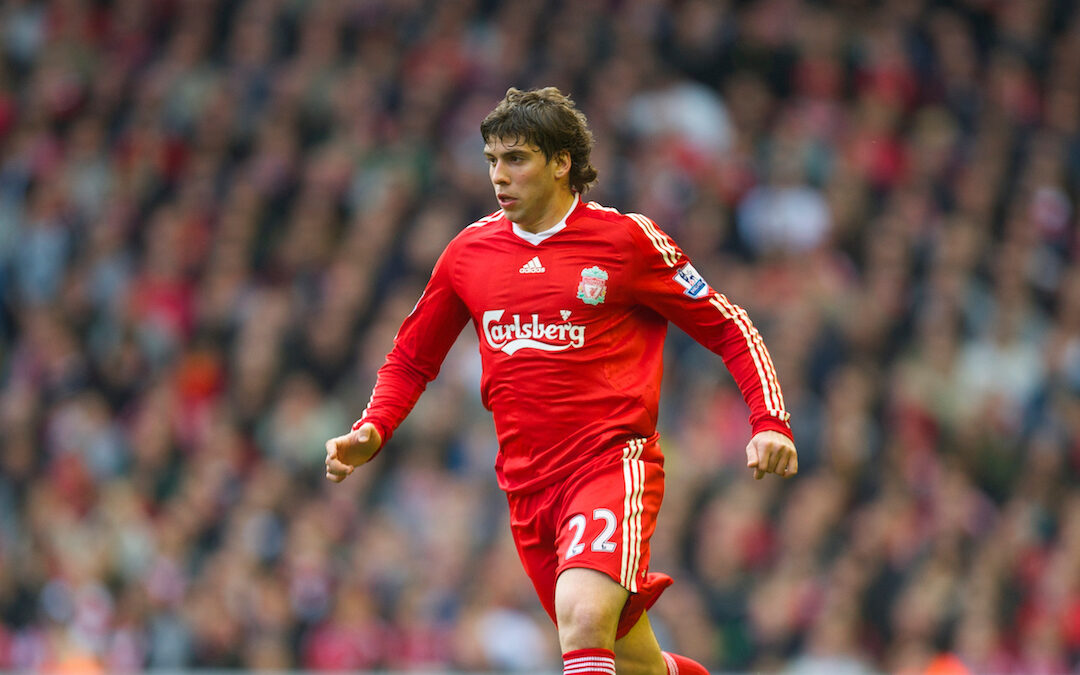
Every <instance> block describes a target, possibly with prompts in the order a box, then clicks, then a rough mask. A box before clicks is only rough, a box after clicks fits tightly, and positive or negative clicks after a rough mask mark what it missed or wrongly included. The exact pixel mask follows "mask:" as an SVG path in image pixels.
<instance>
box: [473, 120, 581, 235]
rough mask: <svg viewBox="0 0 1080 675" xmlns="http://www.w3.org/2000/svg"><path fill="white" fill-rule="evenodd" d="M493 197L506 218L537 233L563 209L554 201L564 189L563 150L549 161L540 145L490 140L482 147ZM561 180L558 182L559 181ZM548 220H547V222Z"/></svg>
mask: <svg viewBox="0 0 1080 675" xmlns="http://www.w3.org/2000/svg"><path fill="white" fill-rule="evenodd" d="M484 157H485V158H487V161H488V175H489V176H490V177H491V184H492V185H493V186H494V187H495V198H496V199H497V200H498V201H499V206H501V207H502V210H503V212H504V213H505V214H506V217H507V218H509V219H510V220H511V221H513V222H515V223H517V224H518V225H519V226H520V227H522V228H524V229H526V230H532V231H536V232H539V231H541V230H544V229H547V228H548V227H551V226H552V225H555V224H556V223H557V222H558V219H559V218H562V216H563V210H564V209H565V208H566V207H565V206H564V205H562V204H561V203H560V202H559V201H558V200H557V196H558V195H559V190H560V189H561V190H567V189H568V188H567V187H566V181H565V178H566V176H567V174H568V172H569V169H570V166H569V163H570V160H569V155H568V154H567V153H563V154H562V155H559V156H556V157H553V158H552V159H551V160H550V161H549V160H548V159H547V157H545V156H544V153H543V152H542V151H541V150H540V148H538V147H536V146H533V145H529V144H528V143H525V142H521V141H518V140H516V139H501V140H493V141H492V142H490V143H488V144H487V145H485V146H484ZM560 181H561V183H560ZM549 221H550V222H549Z"/></svg>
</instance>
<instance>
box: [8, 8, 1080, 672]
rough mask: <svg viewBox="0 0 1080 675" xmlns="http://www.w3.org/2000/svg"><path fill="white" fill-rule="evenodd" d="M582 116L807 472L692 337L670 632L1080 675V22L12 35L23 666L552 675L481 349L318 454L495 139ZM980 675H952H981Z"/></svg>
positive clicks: (476, 196) (226, 12) (749, 665)
mask: <svg viewBox="0 0 1080 675" xmlns="http://www.w3.org/2000/svg"><path fill="white" fill-rule="evenodd" d="M546 85H555V86H558V87H560V88H561V89H562V90H563V91H565V92H567V93H569V94H571V96H573V98H574V99H575V100H576V101H577V103H578V104H579V106H580V107H581V108H582V109H583V110H584V111H585V112H586V114H587V115H588V117H589V120H590V124H591V126H592V128H593V131H594V133H595V135H596V138H597V145H596V149H595V151H594V163H595V165H596V166H597V168H598V169H599V172H600V182H599V184H598V186H597V187H596V188H595V189H594V190H593V191H592V192H590V193H589V195H588V197H589V198H591V199H595V200H597V201H599V202H601V203H603V204H605V205H608V206H613V207H616V208H618V209H619V210H621V211H623V212H641V213H645V214H647V215H649V216H650V217H652V218H653V219H654V220H656V221H657V222H658V224H659V225H660V226H661V227H662V228H664V229H665V230H666V231H667V232H668V233H670V234H671V235H672V236H673V237H674V238H675V239H676V240H677V241H678V242H679V243H680V244H681V245H682V247H683V248H684V250H685V251H686V252H687V254H688V255H689V256H690V258H691V259H692V260H693V261H694V263H695V265H696V267H697V268H698V269H699V270H700V271H701V272H702V273H703V275H704V276H705V278H706V279H707V280H708V281H709V282H710V284H711V285H713V286H714V287H716V288H717V289H719V290H720V291H721V292H724V293H725V294H726V295H727V296H728V297H729V298H731V299H732V300H733V301H734V302H737V303H739V304H741V305H742V306H743V307H745V308H746V309H747V310H748V312H749V314H750V316H751V317H752V318H753V319H754V321H755V323H756V324H757V326H758V328H759V329H760V330H761V332H762V334H763V336H764V338H765V340H766V343H767V344H768V345H769V347H770V350H771V352H772V355H773V358H774V360H775V363H776V367H777V370H778V372H779V376H780V381H781V383H782V385H783V388H784V395H785V398H786V401H787V404H788V407H789V409H790V410H791V412H792V426H793V429H794V434H795V438H796V441H797V443H798V448H799V451H800V472H799V475H798V476H797V477H796V478H794V479H791V480H788V481H780V480H772V479H771V478H772V477H769V478H770V479H767V480H763V481H760V482H758V481H754V480H752V479H751V475H750V474H749V473H748V472H747V470H746V469H745V461H746V460H745V454H744V446H745V443H746V441H747V440H748V436H749V427H748V425H747V422H746V417H747V410H746V407H745V405H744V403H743V402H742V399H741V397H740V396H739V394H738V391H737V390H736V389H735V388H734V385H733V383H732V381H731V378H730V376H728V375H727V373H726V371H725V370H724V369H723V365H722V363H721V362H720V360H719V358H717V357H715V356H713V355H712V354H710V353H708V352H706V351H705V350H704V349H702V348H701V347H699V346H697V345H696V344H695V343H693V342H692V341H690V340H689V338H687V337H686V336H685V335H684V334H682V333H681V332H679V331H678V330H677V329H674V328H672V332H671V335H670V338H669V342H668V359H667V369H666V372H665V391H664V398H663V403H662V411H661V419H660V425H661V434H662V444H663V446H664V448H665V452H666V455H667V457H668V464H667V471H668V484H667V495H666V501H665V505H664V509H663V511H662V513H661V516H660V522H659V526H658V531H657V534H656V536H655V539H654V541H653V545H652V551H653V568H654V569H656V570H661V571H664V572H667V573H669V574H671V575H673V576H674V577H675V578H676V584H675V586H673V587H672V588H671V589H670V590H669V591H668V592H667V593H666V594H665V595H664V597H663V598H662V599H661V600H660V602H659V603H658V604H657V605H656V607H655V608H654V610H653V611H652V612H651V615H652V618H653V624H654V626H655V627H656V630H657V633H658V635H659V636H660V639H661V641H662V644H663V646H664V647H665V648H668V649H671V650H673V651H678V652H681V653H683V654H686V655H687V656H691V657H693V658H695V659H698V660H699V661H701V662H703V663H704V664H706V665H707V666H709V667H711V668H713V669H716V670H726V671H740V670H755V671H759V672H789V673H816V672H822V673H824V672H828V673H851V674H859V673H869V672H882V671H886V672H892V673H913V674H914V673H925V672H946V671H948V672H965V670H966V671H967V672H973V673H990V672H994V673H1021V672H1022V673H1065V672H1076V671H1077V669H1078V668H1080V266H1078V265H1077V258H1078V254H1080V234H1078V232H1080V216H1078V209H1077V200H1078V198H1080V9H1078V8H1077V6H1076V3H1074V2H1069V1H1068V0H1023V1H1020V0H952V1H948V2H945V1H943V2H933V1H930V0H834V1H831V2H826V1H811V0H574V1H572V2H571V1H562V0H505V1H499V0H454V1H452V2H442V1H436V0H333V1H331V0H326V1H322V2H319V1H316V0H308V1H304V0H50V1H38V0H5V1H4V2H2V3H0V383H2V388H0V670H2V669H11V670H20V669H24V670H30V671H43V670H50V669H51V670H64V671H67V672H80V673H95V672H109V673H123V672H134V671H138V670H141V669H144V668H242V669H267V670H269V669H277V668H294V669H311V670H324V669H325V670H354V669H355V670H359V669H382V668H388V669H417V668H424V669H429V670H450V669H455V670H488V671H493V670H499V671H512V670H534V671H535V670H549V671H553V670H556V669H557V668H558V667H559V666H558V664H559V663H561V661H560V659H559V655H558V646H557V643H556V639H555V631H554V628H553V626H552V625H551V624H550V621H549V620H548V619H547V617H546V616H545V615H543V614H542V612H541V611H540V609H539V604H538V602H537V601H536V599H535V597H534V594H533V590H532V588H531V586H530V584H529V583H528V580H527V579H526V578H525V576H524V574H523V573H522V572H521V570H520V565H519V562H518V560H517V557H516V553H515V552H514V549H513V545H512V543H511V542H510V539H509V532H508V526H507V522H506V521H507V518H506V505H505V499H504V498H503V496H502V494H501V493H500V492H499V491H498V489H497V488H496V486H495V480H494V475H493V471H492V464H493V462H494V457H495V453H496V449H497V448H496V445H495V440H494V435H493V430H492V426H491V421H490V417H489V415H488V413H487V412H486V411H485V410H483V408H482V407H481V405H480V402H479V397H478V394H477V388H478V380H479V358H478V355H477V352H476V339H475V335H474V333H473V331H472V329H471V328H467V329H466V330H465V332H464V333H463V335H462V337H461V339H460V340H459V342H458V344H457V345H456V346H455V348H454V350H453V351H452V352H451V354H450V357H449V358H448V360H447V362H446V364H445V366H444V368H443V372H442V374H441V375H440V377H439V379H438V380H436V382H434V383H433V384H432V385H431V387H429V390H428V392H427V393H426V394H425V395H424V397H423V398H422V399H421V401H420V403H419V405H418V406H417V409H416V410H415V411H414V413H413V415H412V416H411V417H410V418H409V420H408V421H407V422H406V424H405V425H404V426H403V428H402V429H401V430H400V431H399V433H398V434H397V435H396V436H395V438H394V439H393V441H392V442H391V444H390V445H389V447H387V448H386V450H385V451H384V452H383V453H382V454H381V455H380V456H379V457H378V458H377V459H376V461H375V462H374V463H373V464H372V465H369V466H367V467H365V468H364V469H363V470H361V471H358V472H356V473H355V474H354V475H353V476H352V477H351V478H350V479H349V480H347V481H345V482H344V483H342V484H341V485H332V484H330V483H328V482H327V481H325V479H324V478H323V459H324V450H323V443H324V441H325V440H326V439H327V438H329V437H331V436H334V435H338V434H340V433H342V432H343V431H344V430H346V429H348V428H349V425H350V424H351V422H352V421H353V420H354V419H355V418H356V417H357V416H358V415H359V413H360V411H361V410H362V409H363V407H364V405H365V403H366V401H367V397H368V395H369V393H370V388H371V386H372V384H373V381H374V372H375V370H376V369H377V368H378V366H379V365H381V363H382V359H383V357H384V356H385V354H386V352H387V351H388V350H389V348H390V346H391V344H392V340H393V336H394V333H395V331H396V329H397V327H398V325H399V323H400V321H401V320H402V318H403V317H404V316H405V315H406V314H407V313H408V312H409V310H410V309H411V307H412V305H413V303H414V302H415V301H416V299H417V297H418V296H419V293H420V291H421V289H422V288H423V285H424V283H425V282H426V280H427V276H428V274H429V273H430V270H431V268H432V265H433V263H434V261H435V259H436V257H437V256H438V254H439V253H440V252H441V250H442V248H443V246H444V245H445V244H446V242H447V241H449V239H450V238H451V237H452V236H454V234H455V233H456V232H457V231H459V230H460V229H461V228H463V227H464V226H465V225H467V224H468V223H470V222H472V221H474V220H476V219H477V218H480V217H482V216H484V215H486V214H488V213H490V212H492V211H494V210H495V209H496V208H497V204H496V203H495V200H494V198H493V194H492V188H491V186H490V184H489V183H488V179H487V172H486V165H485V162H484V160H483V157H482V154H481V149H482V141H481V139H480V136H479V131H478V127H479V122H480V120H481V119H482V118H483V116H484V115H485V114H486V113H487V112H488V111H489V110H490V109H491V108H492V107H494V105H495V104H496V103H497V102H498V101H499V100H500V98H501V97H502V96H503V94H504V93H505V91H506V89H507V88H508V87H509V86H517V87H519V88H529V87H536V86H546ZM950 668H951V669H952V670H948V669H950Z"/></svg>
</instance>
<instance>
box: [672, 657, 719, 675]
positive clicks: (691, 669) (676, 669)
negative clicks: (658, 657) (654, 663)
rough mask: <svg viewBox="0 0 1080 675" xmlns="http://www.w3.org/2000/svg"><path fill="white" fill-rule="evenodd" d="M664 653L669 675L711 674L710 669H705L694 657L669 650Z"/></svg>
mask: <svg viewBox="0 0 1080 675" xmlns="http://www.w3.org/2000/svg"><path fill="white" fill-rule="evenodd" d="M663 654H664V664H665V665H667V671H668V675H709V671H707V670H705V666H703V665H701V664H700V663H698V662H697V661H694V660H693V659H688V658H686V657H685V656H679V655H678V654H669V653H667V652H663Z"/></svg>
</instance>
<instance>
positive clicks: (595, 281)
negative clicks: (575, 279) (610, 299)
mask: <svg viewBox="0 0 1080 675" xmlns="http://www.w3.org/2000/svg"><path fill="white" fill-rule="evenodd" d="M607 278H608V273H607V272H605V271H604V270H602V269H600V268H599V267H587V268H585V269H583V270H581V283H580V284H578V287H577V296H578V297H579V298H581V301H582V302H584V303H585V304H586V305H599V304H600V303H601V302H603V301H604V298H606V297H607Z"/></svg>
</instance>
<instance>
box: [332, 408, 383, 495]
mask: <svg viewBox="0 0 1080 675" xmlns="http://www.w3.org/2000/svg"><path fill="white" fill-rule="evenodd" d="M381 447H382V436H380V435H379V432H378V431H376V430H375V425H374V424H372V423H371V422H367V423H365V424H362V425H361V426H360V428H359V429H357V430H356V431H350V432H349V433H347V434H345V435H344V436H338V437H336V438H331V439H330V440H328V441H327V442H326V478H327V480H332V481H334V482H335V483H340V482H341V481H343V480H345V479H346V478H348V476H349V474H351V473H352V472H353V470H354V469H355V468H356V467H358V466H360V465H361V464H364V463H366V462H368V461H370V460H371V458H372V457H374V456H375V453H376V452H378V451H379V448H381Z"/></svg>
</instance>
